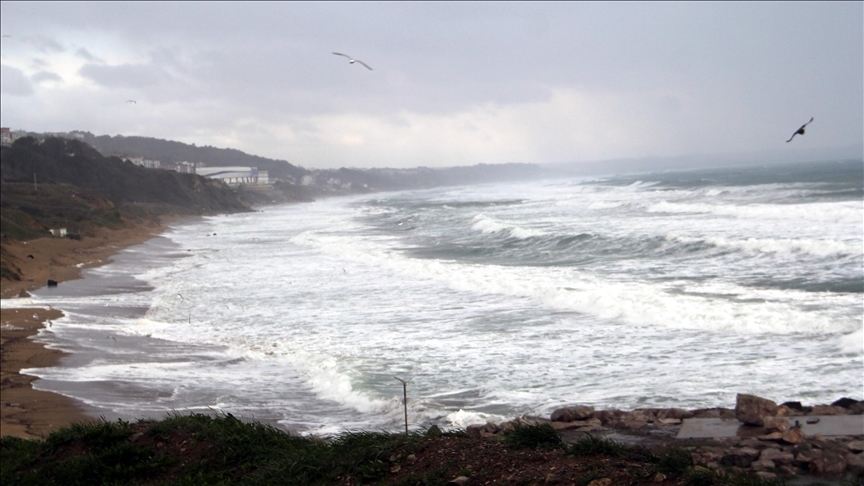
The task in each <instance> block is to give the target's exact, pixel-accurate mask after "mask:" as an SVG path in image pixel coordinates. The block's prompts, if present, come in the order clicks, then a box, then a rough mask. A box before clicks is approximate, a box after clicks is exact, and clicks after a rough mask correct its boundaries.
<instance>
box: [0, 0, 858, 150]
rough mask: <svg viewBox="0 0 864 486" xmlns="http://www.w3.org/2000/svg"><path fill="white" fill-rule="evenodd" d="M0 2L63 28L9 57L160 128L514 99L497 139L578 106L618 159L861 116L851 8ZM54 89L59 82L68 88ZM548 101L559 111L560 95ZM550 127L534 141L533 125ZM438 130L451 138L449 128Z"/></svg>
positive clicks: (490, 106) (846, 136)
mask: <svg viewBox="0 0 864 486" xmlns="http://www.w3.org/2000/svg"><path fill="white" fill-rule="evenodd" d="M0 9H2V16H0V22H2V27H3V29H4V31H8V30H9V29H10V28H12V27H14V28H15V29H16V30H17V31H18V32H31V33H32V32H38V33H46V32H51V33H52V34H53V33H55V32H62V33H63V35H62V36H61V35H60V34H56V35H54V37H52V38H51V39H53V42H54V44H51V43H50V42H48V43H45V42H43V45H42V47H40V48H39V49H32V48H31V49H30V51H29V52H27V54H26V56H27V57H28V58H32V57H34V56H36V57H39V58H45V60H46V64H44V65H41V66H33V67H31V69H30V70H29V71H28V70H25V71H24V72H26V73H27V74H29V75H33V73H34V72H39V71H45V72H52V73H56V74H58V75H60V76H62V77H63V78H65V79H66V80H67V81H68V80H71V79H74V78H75V77H76V73H75V72H67V71H63V70H61V69H60V68H59V66H60V65H61V64H62V65H65V66H68V65H70V64H71V65H75V66H80V62H81V60H84V61H85V62H86V64H85V65H84V66H83V67H81V68H80V69H79V70H78V72H77V74H80V76H83V77H84V78H86V79H88V80H90V81H92V82H93V83H95V84H96V85H97V87H99V88H102V91H99V92H94V93H91V94H92V95H102V96H105V98H106V99H108V98H111V99H114V98H117V97H122V98H124V99H126V98H128V97H134V98H141V99H147V101H148V102H150V103H152V104H158V105H161V106H162V108H164V109H166V110H167V109H169V107H171V109H174V107H176V109H177V110H178V111H177V113H174V114H173V115H172V116H171V119H172V120H176V123H177V124H187V125H190V126H188V127H167V128H166V130H168V131H169V132H180V131H183V130H182V129H183V128H185V133H190V134H191V133H196V127H197V126H199V125H200V126H204V127H207V129H206V130H203V131H202V133H203V132H206V131H211V132H219V131H220V128H219V125H220V124H224V125H226V128H224V130H222V131H224V132H227V131H231V130H239V129H237V128H236V126H227V125H230V124H235V123H238V122H237V120H243V123H244V124H245V125H244V127H247V126H252V125H254V124H255V123H259V122H260V123H261V124H269V125H271V126H272V127H278V128H273V130H275V132H276V133H277V134H278V132H279V130H281V129H282V128H285V127H291V128H293V130H294V131H295V133H299V132H303V133H307V132H308V133H320V134H321V137H322V139H324V138H326V137H327V136H330V138H329V139H328V140H337V139H338V137H336V136H331V134H328V133H325V132H326V129H325V128H323V127H325V125H326V124H325V123H324V122H322V120H324V119H328V120H330V121H331V122H332V120H333V119H334V118H335V117H339V118H340V122H339V123H343V124H337V125H338V130H344V131H346V133H347V132H348V131H351V130H354V131H358V132H359V131H362V130H363V129H366V128H369V127H370V126H373V125H374V126H375V127H376V128H375V129H374V130H382V131H386V130H390V129H391V128H392V129H393V130H394V133H395V130H404V133H406V134H408V133H409V132H411V129H412V128H413V127H407V126H406V124H408V123H409V122H408V121H407V120H411V121H412V122H411V123H431V125H428V126H430V127H432V128H433V129H434V128H435V126H436V124H439V123H442V120H443V121H446V120H447V119H448V117H449V118H454V117H455V118H459V119H460V120H461V119H463V117H464V119H465V123H466V126H471V125H478V124H482V123H490V122H494V121H495V117H500V116H503V115H501V114H502V113H505V114H506V113H510V114H511V115H509V116H512V117H513V118H514V120H524V119H526V117H525V116H523V115H526V114H527V115H530V116H528V117H527V118H528V119H530V120H534V121H532V122H530V123H529V122H528V121H520V122H518V123H521V125H518V127H517V128H512V127H508V126H504V125H501V130H505V129H511V128H512V129H513V130H523V132H522V133H515V132H514V133H513V134H512V135H507V134H502V135H501V136H502V137H505V138H509V139H511V140H514V139H520V140H521V139H522V136H523V135H524V139H525V140H526V142H525V143H526V144H530V143H537V144H547V145H553V144H555V143H558V142H556V141H557V140H559V139H560V140H564V143H570V142H569V139H570V138H573V137H565V136H564V135H561V136H558V135H555V134H557V133H559V132H561V133H564V132H565V131H566V130H567V129H566V128H563V127H569V126H571V125H572V124H573V123H575V122H574V121H573V120H574V119H576V118H579V117H582V118H579V123H581V124H583V125H585V124H588V125H592V124H593V125H598V126H599V125H602V126H606V125H603V123H608V124H609V126H610V128H608V129H607V130H606V132H604V133H609V135H608V136H607V137H606V138H603V139H602V140H599V141H595V140H591V139H584V141H582V142H579V143H583V144H589V145H590V144H592V143H595V142H596V143H600V144H612V142H610V141H609V140H611V138H610V137H613V136H614V137H617V138H616V140H615V141H614V144H615V146H616V147H621V153H622V154H627V152H626V151H627V150H628V147H630V146H632V147H635V148H634V149H633V150H648V149H650V151H651V153H652V154H655V155H656V154H663V153H669V152H671V151H674V150H679V148H680V147H685V148H687V150H691V149H692V150H696V151H704V150H713V149H714V148H713V147H703V145H704V144H705V143H706V140H708V141H709V142H710V143H716V144H718V145H719V144H723V146H722V148H723V150H724V151H728V150H735V149H737V148H738V147H737V146H733V145H735V144H739V143H740V144H742V145H741V148H746V149H751V148H757V149H758V148H761V147H755V146H754V147H750V146H745V144H751V143H752V144H758V143H760V142H758V140H761V139H766V140H767V139H772V138H771V134H770V133H769V132H770V130H771V126H772V125H774V124H776V125H783V126H785V123H784V122H786V120H787V119H789V118H796V119H797V118H800V117H801V116H802V115H801V113H804V115H803V116H804V118H805V119H807V117H809V116H811V115H815V116H816V117H817V119H818V120H822V122H821V123H822V124H823V126H824V129H825V132H824V134H823V135H821V136H820V137H809V138H808V139H806V140H807V141H808V143H809V142H810V141H811V140H812V141H814V142H815V141H816V140H822V141H823V142H821V143H825V144H837V145H839V144H844V143H849V142H848V141H849V140H852V141H855V140H860V138H861V133H862V125H864V120H862V115H861V113H862V112H864V89H862V84H864V74H862V73H864V33H862V24H861V21H860V19H861V17H862V14H864V7H862V4H860V3H842V2H841V3H827V2H823V3H789V4H776V3H710V4H703V3H673V4H664V3H648V4H642V3H627V4H619V3H554V2H549V3H539V2H534V3H529V2H524V3H508V2H498V3H484V2H474V3H433V2H423V3H395V4H393V3H314V2H307V3H297V2H295V3H266V2H265V3H254V4H251V5H247V4H240V3H212V4H206V5H199V4H195V3H157V4H151V3H100V4H89V3H76V4H72V5H67V4H63V3H50V4H39V6H38V8H37V7H33V6H32V5H31V4H28V3H24V2H3V3H2V4H0ZM16 35H17V34H16ZM46 40H50V39H47V38H44V39H43V41H46ZM106 40H107V41H106ZM52 45H53V49H54V50H53V51H51V50H50V49H52V47H51V46H52ZM63 45H66V46H76V47H77V46H87V47H86V48H84V47H81V48H78V49H77V50H76V51H75V52H74V53H68V54H66V56H67V59H72V60H73V61H74V62H72V63H68V62H67V61H62V62H58V61H59V59H60V58H61V57H63V55H64V53H62V52H59V51H57V49H62V46H63ZM97 46H98V49H97ZM45 49H48V50H47V51H46V50H45ZM88 49H89V50H88ZM334 51H336V52H345V53H348V54H350V55H353V56H356V57H357V58H358V59H362V60H363V61H365V62H367V63H368V64H370V65H371V66H372V67H373V68H374V70H373V71H368V70H366V69H364V68H362V67H359V66H358V65H356V64H355V65H350V64H348V63H347V62H346V60H345V59H344V58H340V57H337V56H334V55H333V54H332V52H334ZM14 53H15V51H14V50H12V49H7V46H6V44H4V52H3V55H4V58H3V60H4V63H6V64H9V65H14V66H21V68H22V69H24V68H23V66H25V65H26V64H25V63H26V62H28V61H20V62H21V63H20V64H19V63H18V62H11V61H10V60H9V58H8V56H10V55H12V54H14ZM46 53H48V54H46ZM52 53H53V54H52ZM94 53H97V54H99V56H101V57H102V58H103V59H105V60H107V62H108V63H110V64H107V63H106V62H105V61H103V60H102V59H100V58H99V57H97V56H96V55H94ZM19 74H20V73H19ZM34 79H35V78H34ZM46 79H47V78H46ZM13 84H14V82H13ZM65 86H68V87H70V88H69V89H70V90H71V89H72V88H71V86H74V84H73V83H69V84H68V85H65ZM46 87H47V86H46ZM31 89H32V88H31ZM40 92H41V90H40ZM58 96H59V94H58ZM70 96H71V95H70ZM561 100H565V101H566V104H567V106H568V107H571V106H572V109H573V111H574V112H573V113H570V112H568V111H566V110H557V109H556V107H555V106H554V105H555V104H556V103H559V104H560V103H561ZM514 110H523V112H520V114H519V115H516V114H515V113H516V111H514ZM544 110H545V111H544ZM580 110H581V111H580ZM139 111H141V110H139ZM577 111H578V112H577ZM589 111H590V113H588V112H589ZM180 112H182V116H181V115H180V114H179V113H180ZM205 113H206V115H205ZM548 113H554V116H553V115H548V116H547V114H548ZM478 114H480V115H478ZM478 116H479V117H480V118H482V120H483V121H478V119H477V118H478ZM164 118H165V117H162V119H163V120H164ZM349 118H350V119H351V120H352V123H354V122H356V124H353V125H351V124H349V123H348V122H347V121H346V120H348V119H349ZM553 118H554V119H553ZM360 119H362V121H357V120H360ZM421 119H422V120H423V121H422V122H417V120H421ZM600 119H605V120H609V119H615V120H616V121H615V123H612V122H601V121H599V120H600ZM140 120H141V118H140V117H138V118H136V122H140ZM392 120H397V121H398V120H402V121H401V122H400V123H390V121H392ZM429 120H435V122H434V123H432V122H429ZM643 120H652V123H655V124H656V129H657V131H658V133H659V134H662V136H663V137H666V138H664V139H662V140H661V138H660V137H659V136H658V137H655V136H650V137H649V136H647V135H644V134H641V133H635V134H633V133H630V132H628V131H627V130H625V129H624V128H623V127H639V126H641V123H642V122H643ZM100 122H102V123H108V122H107V121H103V120H101V119H100ZM117 123H118V128H116V130H115V131H122V130H124V128H123V127H122V126H120V125H122V124H123V123H126V121H125V120H119V119H118V121H117ZM161 123H162V125H160V128H161V127H162V126H163V125H164V122H161ZM328 123H330V122H328ZM829 123H831V124H832V125H830V126H829V125H828V124H829ZM513 124H514V125H515V124H517V122H516V121H513ZM544 124H549V125H550V127H551V128H552V129H551V130H545V129H544ZM348 125H350V126H351V128H350V129H349V128H344V127H346V126H348ZM618 125H620V126H621V127H622V128H621V129H620V130H619V129H617V128H614V126H618ZM326 126H330V127H332V126H334V125H333V124H331V125H326ZM453 126H456V125H453ZM298 127H306V128H305V129H302V130H301V129H300V128H298ZM559 127H562V128H559ZM574 127H575V125H574ZM134 129H136V130H139V129H140V128H139V126H138V125H135V126H134ZM285 130H286V131H290V130H289V129H288V128H286V129H285ZM332 130H337V129H336V128H332V129H331V131H332ZM369 130H370V131H373V130H372V129H371V128H370V129H369ZM547 132H548V133H549V134H550V135H548V137H547V136H546V135H544V137H546V138H543V137H541V138H543V140H541V141H536V140H532V139H531V137H533V136H534V135H532V134H533V133H547ZM447 133H452V134H453V136H454V137H458V135H457V134H458V133H459V132H458V130H456V129H452V130H451V131H449V132H447ZM466 133H467V132H466ZM580 133H581V131H580ZM703 134H706V135H703ZM553 135H554V136H553ZM190 136H191V135H190ZM465 136H466V137H468V135H465ZM580 136H581V135H580ZM555 137H558V138H555ZM381 138H382V139H384V138H386V137H381ZM601 138H602V137H601ZM237 139H238V140H243V139H244V137H243V136H242V135H237ZM288 139H289V138H286V140H288ZM367 139H370V137H367ZM607 139H608V140H607ZM635 139H639V140H635ZM643 139H644V140H643ZM853 139H854V140H853ZM292 140H296V139H292ZM309 140H311V138H310V139H309ZM669 140H673V141H674V144H673V143H672V142H669ZM203 142H206V141H204V140H202V143H203ZM310 143H312V142H310ZM284 144H285V145H286V146H287V145H289V144H288V142H284ZM322 144H323V142H322ZM729 144H731V145H729ZM452 145H453V146H454V147H458V146H460V145H464V143H461V142H459V141H455V142H454V143H453V144H452ZM587 146H588V145H586V147H587ZM646 147H647V148H646ZM320 150H321V152H322V153H323V152H324V151H325V150H326V149H325V148H323V145H322V148H321V149H320ZM567 150H570V149H569V148H565V149H561V150H559V149H557V148H556V147H547V148H544V149H541V148H536V149H533V152H532V153H555V154H558V153H566V152H567ZM586 150H587V149H586ZM380 151H381V152H382V153H383V152H385V151H386V149H385V148H381V149H380ZM528 152H529V151H526V153H528ZM633 155H640V154H635V153H634V154H633ZM286 156H287V155H286ZM561 157H562V158H563V157H564V156H563V155H562V156H561Z"/></svg>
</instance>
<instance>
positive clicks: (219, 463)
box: [0, 413, 425, 486]
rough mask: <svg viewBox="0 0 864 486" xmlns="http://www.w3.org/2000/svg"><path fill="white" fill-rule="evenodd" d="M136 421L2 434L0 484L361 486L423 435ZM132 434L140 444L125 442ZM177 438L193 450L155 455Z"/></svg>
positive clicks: (223, 420) (177, 419)
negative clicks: (301, 432)
mask: <svg viewBox="0 0 864 486" xmlns="http://www.w3.org/2000/svg"><path fill="white" fill-rule="evenodd" d="M144 426H146V431H144V432H141V433H137V436H136V432H135V430H136V426H133V425H131V424H129V423H128V422H123V421H117V422H107V421H104V420H103V421H101V422H98V423H93V424H75V425H72V426H70V427H66V428H64V429H61V430H59V431H57V432H54V433H52V434H51V435H50V436H48V438H47V439H46V440H45V441H44V442H39V441H33V440H24V439H18V438H14V437H3V438H2V439H0V463H2V467H0V483H2V484H4V485H40V486H42V485H45V486H50V485H115V484H136V483H142V482H147V484H165V485H168V484H170V485H193V484H226V485H227V484H242V485H270V484H273V485H278V484H291V485H294V484H308V485H318V484H321V485H324V484H332V483H333V482H335V481H336V478H338V477H339V476H342V475H351V476H353V477H354V478H356V479H357V481H358V482H359V484H369V483H374V482H376V481H377V480H378V479H380V478H381V477H382V476H384V475H385V474H387V473H388V472H389V471H390V467H391V462H392V461H393V460H398V459H401V458H404V457H407V455H408V454H411V453H413V452H415V451H417V450H419V449H420V448H421V447H422V444H423V441H424V440H425V434H423V433H415V434H408V435H405V434H396V433H386V432H380V433H376V432H350V433H345V434H342V435H339V436H336V437H334V438H331V439H327V440H324V439H318V438H306V437H301V436H297V435H293V434H289V433H287V432H283V431H280V430H278V429H276V428H274V427H272V426H270V425H267V424H261V423H257V422H252V423H245V422H241V421H240V420H237V419H236V418H234V417H233V416H232V415H230V414H225V415H217V416H210V415H203V414H191V415H179V414H176V413H175V414H172V415H169V416H168V417H167V418H165V419H164V420H162V421H158V422H154V421H142V422H139V427H137V428H139V429H144ZM133 437H136V438H137V439H139V441H140V442H141V443H133V442H132V441H131V440H130V439H131V438H133ZM142 439H143V440H142ZM181 441H182V443H183V444H185V446H186V447H188V448H190V449H195V450H196V453H195V454H193V455H188V456H183V455H182V454H180V455H178V454H177V451H176V450H174V451H173V452H168V451H167V450H166V452H165V453H162V452H159V449H158V447H160V446H159V444H179V443H181ZM164 447H166V448H167V447H168V446H167V445H166V446H164ZM175 447H176V446H175ZM154 448H155V450H154ZM196 448H197V449H196ZM178 457H181V458H183V461H184V462H183V463H180V460H181V459H178Z"/></svg>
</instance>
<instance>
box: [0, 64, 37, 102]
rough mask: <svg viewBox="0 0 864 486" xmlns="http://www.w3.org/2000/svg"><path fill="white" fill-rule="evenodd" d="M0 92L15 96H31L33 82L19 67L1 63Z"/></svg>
mask: <svg viewBox="0 0 864 486" xmlns="http://www.w3.org/2000/svg"><path fill="white" fill-rule="evenodd" d="M0 92H2V93H4V94H10V95H15V96H30V95H32V94H33V83H31V82H30V80H29V79H27V76H26V75H25V74H24V73H23V72H22V71H21V70H20V69H18V68H16V67H12V66H7V65H6V64H2V65H0Z"/></svg>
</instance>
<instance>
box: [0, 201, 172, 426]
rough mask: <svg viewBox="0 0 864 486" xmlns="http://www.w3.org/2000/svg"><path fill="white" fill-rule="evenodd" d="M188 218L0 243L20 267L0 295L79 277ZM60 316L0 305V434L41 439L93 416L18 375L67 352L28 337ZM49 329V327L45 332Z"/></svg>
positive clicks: (51, 362) (4, 282) (56, 312)
mask: <svg viewBox="0 0 864 486" xmlns="http://www.w3.org/2000/svg"><path fill="white" fill-rule="evenodd" d="M183 219H189V218H187V217H180V216H175V217H166V218H163V220H162V221H160V222H158V223H154V222H144V223H136V224H134V225H131V226H129V227H126V228H123V229H119V230H109V229H104V228H101V229H99V230H98V231H97V234H96V235H95V236H92V237H84V238H82V239H81V240H72V239H69V238H50V237H46V238H38V239H36V240H30V241H25V242H21V241H14V242H4V244H3V249H4V251H3V259H4V260H5V261H6V262H7V263H9V264H11V265H14V267H15V268H16V269H18V270H19V271H20V274H21V276H22V278H21V280H9V279H3V280H2V281H0V298H2V299H10V298H15V297H19V296H21V297H26V296H28V295H29V293H28V291H31V290H35V289H39V288H42V287H44V286H45V285H47V283H48V280H49V279H50V280H54V281H56V282H58V283H60V282H66V281H70V280H77V279H80V278H82V277H81V273H82V271H83V270H84V269H87V268H93V267H97V266H101V265H104V264H106V263H110V262H111V257H112V256H113V255H115V254H117V253H118V252H119V251H121V250H123V249H125V248H128V247H130V246H133V245H137V244H140V243H143V242H145V241H147V240H149V239H151V238H153V237H155V236H158V235H159V234H161V233H163V232H164V231H165V230H166V229H167V228H168V226H169V225H170V224H171V223H174V222H176V221H180V220H183ZM62 316H63V313H62V311H61V310H57V309H42V308H5V307H4V308H3V309H2V319H0V321H2V322H0V363H2V370H0V371H2V383H0V392H2V399H0V436H7V435H9V436H15V437H21V438H25V439H44V438H45V437H47V436H48V434H50V433H51V432H53V431H54V430H57V429H59V428H62V427H65V426H68V425H71V424H73V423H77V422H87V421H93V420H95V419H96V411H95V410H93V409H91V408H90V407H88V406H87V405H86V404H85V403H83V402H81V401H79V400H77V399H73V398H70V397H67V396H65V395H61V394H58V393H52V392H45V391H40V390H35V389H34V388H33V386H32V383H33V382H35V381H36V380H37V379H38V378H37V377H34V376H29V375H25V374H21V373H20V370H21V369H25V368H42V367H50V366H56V365H57V364H59V363H60V361H61V360H62V358H63V357H64V356H65V355H66V354H67V353H65V352H63V351H61V350H58V349H50V348H47V347H46V346H45V345H44V344H42V343H39V342H36V341H34V340H33V339H32V337H33V336H36V335H37V334H38V333H39V332H40V331H41V330H42V329H45V325H46V322H47V323H48V326H49V327H50V325H51V321H52V320H54V319H58V318H60V317H62ZM49 332H50V331H49Z"/></svg>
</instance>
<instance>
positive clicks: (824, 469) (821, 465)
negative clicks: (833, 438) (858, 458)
mask: <svg viewBox="0 0 864 486" xmlns="http://www.w3.org/2000/svg"><path fill="white" fill-rule="evenodd" d="M808 470H809V471H810V472H811V473H812V474H843V473H844V472H845V471H846V460H845V459H844V458H842V457H840V456H839V455H837V454H825V455H824V456H822V457H820V458H818V459H814V460H812V461H810V465H809V468H808Z"/></svg>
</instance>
